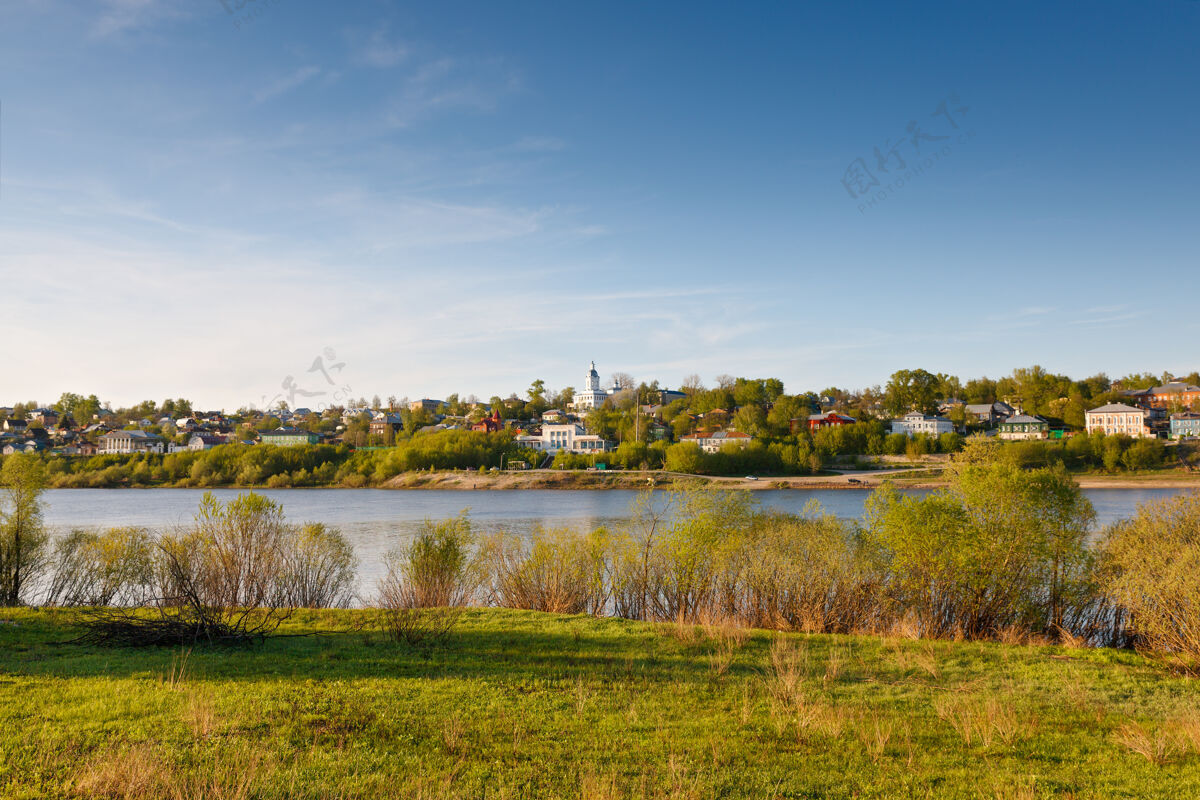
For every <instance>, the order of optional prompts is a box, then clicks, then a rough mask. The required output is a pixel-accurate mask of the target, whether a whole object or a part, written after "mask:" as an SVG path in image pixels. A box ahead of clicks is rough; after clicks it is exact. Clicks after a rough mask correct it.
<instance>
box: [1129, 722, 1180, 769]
mask: <svg viewBox="0 0 1200 800" xmlns="http://www.w3.org/2000/svg"><path fill="white" fill-rule="evenodd" d="M1113 738H1114V739H1115V740H1116V742H1117V744H1119V745H1121V746H1123V747H1124V748H1125V749H1127V750H1129V751H1130V752H1132V753H1137V754H1138V755H1139V756H1142V757H1143V758H1145V759H1146V760H1147V761H1149V762H1150V763H1151V764H1154V765H1155V766H1159V767H1161V766H1162V765H1164V764H1166V763H1167V762H1169V761H1170V760H1171V759H1172V758H1174V757H1175V756H1176V755H1177V754H1178V744H1177V742H1176V740H1175V737H1173V736H1172V735H1171V732H1170V731H1169V730H1167V729H1166V727H1165V726H1163V727H1159V729H1158V730H1156V731H1154V732H1153V733H1151V732H1150V731H1149V730H1148V729H1147V728H1145V727H1144V726H1142V725H1141V724H1139V723H1137V722H1126V723H1124V724H1123V725H1121V727H1119V728H1117V730H1116V733H1114V734H1113Z"/></svg>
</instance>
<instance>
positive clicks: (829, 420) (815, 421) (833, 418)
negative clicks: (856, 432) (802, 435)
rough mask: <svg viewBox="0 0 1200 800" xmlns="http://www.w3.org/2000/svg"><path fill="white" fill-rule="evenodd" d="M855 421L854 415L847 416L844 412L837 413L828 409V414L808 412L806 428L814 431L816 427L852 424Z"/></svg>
mask: <svg viewBox="0 0 1200 800" xmlns="http://www.w3.org/2000/svg"><path fill="white" fill-rule="evenodd" d="M857 421H858V420H856V419H855V418H854V417H847V416H846V415H845V414H837V413H834V412H833V411H830V412H829V413H828V414H810V415H809V417H808V429H809V430H810V431H815V430H816V429H817V428H829V427H833V426H836V425H853V424H854V423H855V422H857Z"/></svg>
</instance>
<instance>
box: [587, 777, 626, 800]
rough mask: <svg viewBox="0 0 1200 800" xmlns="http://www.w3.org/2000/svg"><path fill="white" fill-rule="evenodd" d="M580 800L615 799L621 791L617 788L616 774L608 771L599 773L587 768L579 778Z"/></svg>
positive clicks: (619, 795)
mask: <svg viewBox="0 0 1200 800" xmlns="http://www.w3.org/2000/svg"><path fill="white" fill-rule="evenodd" d="M579 797H580V800H617V798H619V797H621V792H620V790H619V789H618V788H617V775H616V773H613V772H610V773H609V774H607V775H599V774H597V773H595V772H592V771H591V770H588V771H587V772H585V773H584V774H583V776H582V777H580V779H579Z"/></svg>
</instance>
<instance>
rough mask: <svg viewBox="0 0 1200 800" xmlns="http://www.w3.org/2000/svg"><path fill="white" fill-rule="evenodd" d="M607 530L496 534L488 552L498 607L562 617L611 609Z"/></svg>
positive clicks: (492, 591)
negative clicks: (609, 602)
mask: <svg viewBox="0 0 1200 800" xmlns="http://www.w3.org/2000/svg"><path fill="white" fill-rule="evenodd" d="M608 549H609V537H608V533H607V531H605V530H604V529H602V528H601V529H598V530H596V531H593V532H592V533H590V534H581V533H578V532H576V531H573V530H569V529H566V530H564V529H552V530H545V529H541V528H539V529H538V530H535V531H534V532H533V533H532V534H531V535H530V536H528V537H524V536H516V535H513V534H496V535H494V536H492V537H490V538H489V539H488V541H487V542H486V544H485V545H484V547H483V553H484V558H485V569H486V572H487V574H488V575H489V576H490V593H489V596H490V597H491V599H492V602H494V603H495V604H496V605H500V606H505V607H508V608H523V609H530V610H534V611H549V612H553V613H558V614H580V613H587V614H601V613H604V612H605V610H606V609H607V607H608V600H609V596H610V591H609V586H610V583H609V578H608V575H609V569H608V559H607V558H606V553H607V551H608Z"/></svg>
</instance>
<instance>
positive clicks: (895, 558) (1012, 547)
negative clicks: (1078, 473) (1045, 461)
mask: <svg viewBox="0 0 1200 800" xmlns="http://www.w3.org/2000/svg"><path fill="white" fill-rule="evenodd" d="M995 447H996V443H993V442H982V441H979V442H976V441H973V442H972V443H971V444H970V445H969V446H968V447H967V450H966V451H965V453H964V454H963V457H962V458H961V459H960V460H959V461H957V462H955V464H954V465H953V466H952V468H951V470H950V477H951V485H950V487H949V488H947V489H945V490H942V491H938V492H934V493H932V494H930V495H928V496H926V497H912V496H901V495H900V494H899V493H898V492H896V491H895V490H894V489H892V488H890V487H885V488H883V489H881V490H879V491H877V492H875V493H874V494H872V496H871V497H870V498H869V499H868V501H867V509H866V511H867V513H866V522H865V530H864V534H865V542H866V544H867V546H868V548H869V551H870V554H871V557H872V558H873V560H874V562H875V568H876V569H877V570H878V571H879V573H880V574H881V575H882V576H884V579H885V580H886V587H887V593H888V596H889V597H890V599H891V601H892V602H893V603H894V604H895V606H896V607H895V609H894V612H895V614H896V615H897V616H903V615H909V616H910V617H911V618H912V619H913V620H914V621H915V623H916V624H917V625H918V627H919V628H920V630H921V632H922V634H923V635H929V636H951V635H965V636H968V637H988V636H995V635H997V634H999V632H1000V631H1001V630H1003V629H1005V628H1007V627H1010V626H1018V627H1021V628H1024V629H1032V630H1037V631H1043V632H1047V633H1055V632H1056V631H1057V630H1059V629H1068V628H1073V629H1075V630H1074V631H1073V632H1074V633H1076V634H1077V635H1079V634H1090V633H1091V632H1092V631H1091V629H1090V628H1091V626H1092V625H1093V623H1094V617H1095V614H1096V613H1097V609H1096V605H1095V600H1096V598H1095V595H1094V592H1093V591H1092V584H1091V577H1090V576H1091V556H1090V554H1089V553H1088V551H1087V549H1086V546H1085V544H1086V538H1087V535H1088V531H1089V527H1090V525H1091V522H1092V520H1093V519H1094V511H1093V509H1092V507H1091V504H1090V503H1089V502H1088V501H1087V499H1086V498H1084V497H1083V496H1082V494H1081V493H1080V492H1079V488H1078V486H1076V484H1075V483H1074V482H1073V481H1072V480H1071V478H1070V477H1069V476H1068V475H1067V474H1066V472H1065V471H1063V470H1062V469H1061V468H1058V469H1043V470H1035V471H1032V472H1025V471H1022V470H1020V469H1018V468H1016V467H1014V466H1012V465H1010V464H1006V463H997V462H996V461H995V455H996V453H995Z"/></svg>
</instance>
